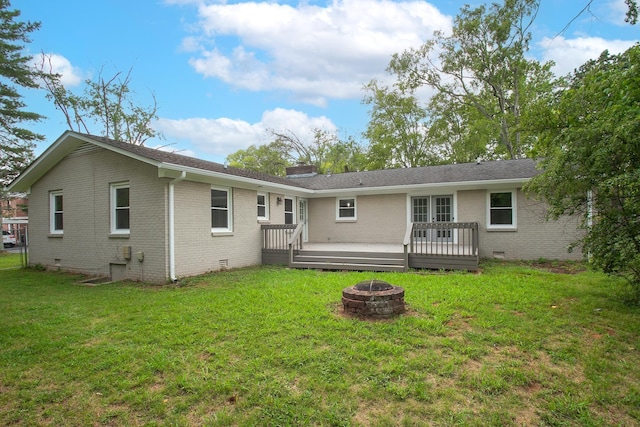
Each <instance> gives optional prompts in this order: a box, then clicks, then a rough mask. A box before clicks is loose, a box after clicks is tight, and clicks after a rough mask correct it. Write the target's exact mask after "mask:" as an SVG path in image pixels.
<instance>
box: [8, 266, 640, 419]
mask: <svg viewBox="0 0 640 427" xmlns="http://www.w3.org/2000/svg"><path fill="white" fill-rule="evenodd" d="M576 270H579V269H576ZM572 273H575V271H574V272H572ZM372 277H375V278H378V279H381V280H386V281H388V282H391V283H393V284H396V285H399V286H403V287H404V288H405V290H406V301H407V303H408V306H409V312H408V313H407V314H406V315H403V316H401V317H399V318H396V319H394V320H390V321H378V322H367V321H360V320H357V319H351V318H345V317H343V316H342V314H341V305H340V296H341V290H342V289H343V288H344V287H346V286H350V285H352V284H355V283H357V282H359V281H361V280H366V279H371V278H372ZM77 280H79V278H78V277H77V276H75V277H74V276H70V275H67V274H62V273H50V272H38V271H33V270H1V271H0V313H2V314H1V317H0V425H83V426H84V425H134V426H135V425H184V426H187V425H210V426H226V425H234V426H236V425H237V426H254V425H265V426H273V425H292V426H294V425H296V426H297V425H318V426H320V425H323V426H324V425H327V426H328V425H343V426H348V425H352V426H357V425H361V426H395V425H402V426H418V425H425V426H430V425H472V426H485V425H496V426H498V425H499V426H503V425H575V426H584V425H587V426H589V425H594V426H598V425H603V426H604V425H625V426H628V425H640V308H638V307H633V306H629V305H625V303H624V302H623V301H624V295H625V289H624V284H623V283H622V282H620V281H617V280H614V279H611V278H608V277H606V276H603V275H600V274H596V273H592V272H587V271H583V272H578V273H576V274H560V273H553V272H550V271H544V270H541V269H537V268H533V267H528V266H517V265H506V264H499V263H490V264H485V265H483V271H482V273H481V274H467V273H429V274H417V273H408V274H397V273H340V272H338V273H329V272H319V271H295V270H286V269H280V268H266V267H265V268H251V269H242V270H235V271H228V272H223V273H217V274H211V275H208V276H202V277H198V278H193V279H189V280H186V281H183V282H182V283H181V284H180V285H179V286H164V287H161V286H148V285H143V284H136V283H117V284H106V285H100V286H96V287H87V286H79V285H76V284H75V283H76V282H77Z"/></svg>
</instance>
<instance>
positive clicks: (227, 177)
mask: <svg viewBox="0 0 640 427" xmlns="http://www.w3.org/2000/svg"><path fill="white" fill-rule="evenodd" d="M181 172H186V173H187V177H186V179H187V180H192V181H193V180H195V181H202V182H210V183H213V182H214V181H215V183H216V184H224V185H229V186H233V187H238V188H247V189H252V190H254V189H261V190H266V191H272V192H275V191H281V192H284V193H287V194H292V195H300V196H309V195H311V194H313V190H310V189H307V188H302V187H295V186H292V185H285V184H278V183H275V182H269V181H263V180H260V179H255V178H248V177H243V176H237V175H231V174H227V173H223V172H215V171H208V170H204V169H198V168H194V167H189V166H182V165H176V164H173V163H160V164H158V177H159V178H175V177H177V176H179V174H180V173H181ZM189 175H191V177H190V176H189ZM197 178H200V179H197Z"/></svg>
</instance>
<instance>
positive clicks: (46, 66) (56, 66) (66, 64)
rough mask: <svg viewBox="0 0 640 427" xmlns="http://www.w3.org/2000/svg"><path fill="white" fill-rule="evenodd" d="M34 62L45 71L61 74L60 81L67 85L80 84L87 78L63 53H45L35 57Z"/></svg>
mask: <svg viewBox="0 0 640 427" xmlns="http://www.w3.org/2000/svg"><path fill="white" fill-rule="evenodd" d="M33 64H34V65H35V66H36V67H38V68H40V67H42V70H43V71H45V72H50V73H52V74H60V83H62V84H63V85H64V86H65V87H67V88H69V87H73V86H78V85H80V84H81V83H83V82H84V80H85V79H86V78H87V75H86V73H83V72H82V70H80V69H79V68H77V67H74V66H73V65H71V62H70V61H69V60H68V59H67V58H65V57H64V56H62V55H58V54H56V53H44V54H40V55H36V56H34V57H33Z"/></svg>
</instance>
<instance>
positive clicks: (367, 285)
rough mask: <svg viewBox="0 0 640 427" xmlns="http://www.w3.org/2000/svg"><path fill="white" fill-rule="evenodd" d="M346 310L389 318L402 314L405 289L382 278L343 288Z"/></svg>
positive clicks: (364, 315) (355, 313)
mask: <svg viewBox="0 0 640 427" xmlns="http://www.w3.org/2000/svg"><path fill="white" fill-rule="evenodd" d="M342 305H343V306H344V312H345V313H347V314H352V315H356V316H359V317H369V318H387V317H392V316H395V315H397V314H402V313H404V311H405V308H404V289H403V288H401V287H400V286H393V285H391V284H389V283H387V282H385V281H382V280H366V281H364V282H360V283H358V284H357V285H355V286H350V287H348V288H344V289H343V290H342Z"/></svg>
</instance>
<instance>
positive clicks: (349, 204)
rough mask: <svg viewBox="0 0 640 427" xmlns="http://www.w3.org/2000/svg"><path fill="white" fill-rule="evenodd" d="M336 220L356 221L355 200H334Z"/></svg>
mask: <svg viewBox="0 0 640 427" xmlns="http://www.w3.org/2000/svg"><path fill="white" fill-rule="evenodd" d="M336 209H337V212H336V220H337V221H349V220H351V221H355V219H356V199H355V197H353V198H344V199H341V198H338V199H337V200H336Z"/></svg>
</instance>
